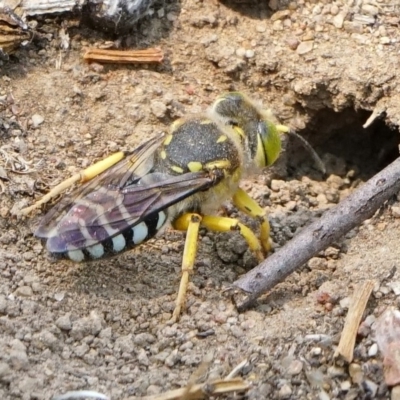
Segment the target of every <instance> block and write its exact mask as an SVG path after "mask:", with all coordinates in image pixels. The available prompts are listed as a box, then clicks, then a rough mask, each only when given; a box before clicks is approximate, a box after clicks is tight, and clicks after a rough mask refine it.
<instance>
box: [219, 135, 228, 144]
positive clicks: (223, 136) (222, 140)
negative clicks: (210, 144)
mask: <svg viewBox="0 0 400 400" xmlns="http://www.w3.org/2000/svg"><path fill="white" fill-rule="evenodd" d="M226 139H228V136H226V135H221V136H220V137H219V138H218V139H217V143H222V142H225V141H226Z"/></svg>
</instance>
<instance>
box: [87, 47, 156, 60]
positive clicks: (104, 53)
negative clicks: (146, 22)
mask: <svg viewBox="0 0 400 400" xmlns="http://www.w3.org/2000/svg"><path fill="white" fill-rule="evenodd" d="M83 58H84V59H85V60H86V61H87V62H98V63H107V64H147V63H161V62H162V60H163V59H164V53H163V52H162V50H161V49H158V48H155V49H146V50H109V49H88V50H86V53H85V54H84V56H83Z"/></svg>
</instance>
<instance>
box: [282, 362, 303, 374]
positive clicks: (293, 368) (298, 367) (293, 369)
mask: <svg viewBox="0 0 400 400" xmlns="http://www.w3.org/2000/svg"><path fill="white" fill-rule="evenodd" d="M302 370H303V363H302V362H301V361H299V360H294V361H292V362H291V363H290V365H289V367H288V369H287V370H286V372H287V373H288V374H289V375H298V374H299V373H300V372H301V371H302Z"/></svg>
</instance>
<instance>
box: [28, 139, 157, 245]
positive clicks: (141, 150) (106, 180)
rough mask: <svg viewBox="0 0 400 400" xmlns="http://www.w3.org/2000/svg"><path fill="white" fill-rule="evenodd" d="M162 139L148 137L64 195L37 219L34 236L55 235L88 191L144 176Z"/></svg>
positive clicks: (113, 186) (115, 187)
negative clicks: (119, 159) (119, 158)
mask: <svg viewBox="0 0 400 400" xmlns="http://www.w3.org/2000/svg"><path fill="white" fill-rule="evenodd" d="M163 140H164V137H163V136H160V137H155V138H153V139H150V140H149V141H147V142H145V143H143V144H142V145H140V146H139V147H137V148H136V149H135V150H133V151H132V152H130V153H126V155H125V158H123V159H122V160H121V161H119V162H118V163H116V164H115V165H113V166H112V167H110V168H108V169H107V170H105V171H104V172H102V173H101V174H99V175H98V176H96V177H95V178H93V179H92V180H90V181H88V182H86V183H84V184H83V185H80V186H78V187H77V188H76V189H75V190H73V191H72V192H71V193H70V194H67V195H65V196H64V197H63V198H62V199H61V200H60V201H59V202H58V203H57V204H56V205H55V206H54V207H53V208H52V209H51V210H50V211H49V212H48V213H47V214H46V215H45V216H44V217H43V218H42V220H41V221H40V222H39V225H38V226H37V228H36V231H35V236H38V237H41V238H48V237H50V236H52V235H54V231H55V230H56V229H57V226H58V225H59V224H60V222H61V220H62V219H63V218H64V217H65V215H66V214H67V213H68V212H69V211H70V209H71V207H73V205H74V204H76V203H77V202H78V201H79V200H80V199H82V198H84V197H86V196H88V195H89V194H90V193H93V192H97V191H98V190H99V189H100V188H105V189H106V190H107V189H109V190H111V188H114V190H116V189H120V188H123V187H124V186H128V185H130V184H132V183H134V182H135V181H136V180H138V179H140V178H142V177H143V176H145V175H146V174H147V173H148V172H149V171H150V170H151V168H152V167H153V165H154V153H155V150H156V149H157V147H158V146H159V145H160V143H161V142H162V141H163Z"/></svg>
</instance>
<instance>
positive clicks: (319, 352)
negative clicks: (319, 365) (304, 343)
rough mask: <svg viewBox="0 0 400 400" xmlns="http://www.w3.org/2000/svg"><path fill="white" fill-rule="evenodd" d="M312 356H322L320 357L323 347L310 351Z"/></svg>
mask: <svg viewBox="0 0 400 400" xmlns="http://www.w3.org/2000/svg"><path fill="white" fill-rule="evenodd" d="M310 354H311V356H312V357H318V356H320V355H321V354H322V349H321V347H313V348H312V349H311V350H310Z"/></svg>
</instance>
